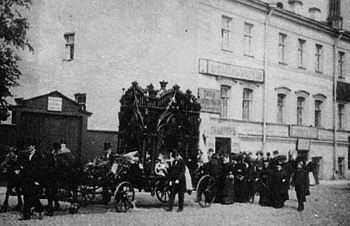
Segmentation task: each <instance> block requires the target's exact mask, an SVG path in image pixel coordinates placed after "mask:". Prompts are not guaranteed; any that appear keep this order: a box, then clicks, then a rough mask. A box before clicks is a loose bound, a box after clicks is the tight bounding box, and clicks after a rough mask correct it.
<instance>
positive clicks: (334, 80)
mask: <svg viewBox="0 0 350 226" xmlns="http://www.w3.org/2000/svg"><path fill="white" fill-rule="evenodd" d="M343 33H344V31H343V30H339V34H338V37H337V39H335V41H334V46H333V175H332V179H333V180H335V179H336V173H335V172H336V170H337V126H338V125H337V124H338V115H337V112H338V108H337V50H338V44H339V40H340V39H341V38H342V36H343Z"/></svg>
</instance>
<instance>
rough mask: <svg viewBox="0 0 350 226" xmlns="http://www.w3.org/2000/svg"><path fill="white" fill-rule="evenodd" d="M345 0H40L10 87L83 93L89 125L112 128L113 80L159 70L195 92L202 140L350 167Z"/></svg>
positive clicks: (338, 172)
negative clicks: (28, 49)
mask: <svg viewBox="0 0 350 226" xmlns="http://www.w3.org/2000/svg"><path fill="white" fill-rule="evenodd" d="M344 2H345V1H339V0H330V1H328V0H323V1H316V0H313V1H301V0H284V1H258V0H192V1H188V0H176V1H174V0H165V1H155V0H147V1H137V0H130V1H112V0H109V1H103V2H101V1H94V0H89V1H81V0H75V1H68V0H62V1H59V2H58V1H53V0H45V1H44V0H40V1H39V0H38V1H35V2H34V3H33V7H32V10H31V11H30V13H29V15H28V17H29V18H30V21H31V25H32V26H31V31H30V37H31V40H32V44H33V46H34V49H35V52H34V54H31V53H23V57H22V58H23V61H22V65H21V68H22V71H23V73H24V76H23V77H22V79H21V80H20V84H21V86H19V87H16V89H14V90H13V93H14V94H15V97H23V96H25V97H28V96H35V95H37V93H45V92H48V91H50V90H60V91H61V92H63V93H66V94H70V95H72V96H73V94H74V93H77V92H83V93H86V105H87V109H88V110H89V111H91V112H93V115H92V116H91V118H90V119H89V124H88V127H89V128H90V129H99V130H117V128H118V118H117V116H118V111H119V108H120V105H119V102H118V101H119V99H120V97H121V95H122V92H123V90H122V89H123V88H127V87H129V86H130V84H131V82H132V81H134V80H137V81H138V82H139V83H140V85H141V86H143V87H145V86H146V85H148V84H149V83H153V84H156V83H158V82H159V81H161V80H166V81H168V83H169V84H178V85H180V87H181V89H183V90H185V89H190V90H192V91H193V92H198V98H199V101H200V102H201V104H202V113H201V118H202V124H201V137H202V138H203V139H202V141H201V143H200V148H201V149H203V150H208V149H209V148H214V149H215V150H216V151H217V152H238V151H247V152H252V153H255V152H256V151H258V150H263V151H264V152H265V153H266V152H272V151H273V150H276V149H277V150H279V152H280V153H281V154H287V153H288V151H289V150H295V149H298V150H299V151H300V153H303V154H306V155H307V157H308V158H309V159H313V160H314V161H316V162H318V163H319V167H320V177H321V178H323V179H330V178H332V177H334V176H340V177H350V171H349V169H350V161H349V158H350V155H349V136H350V114H349V112H350V104H349V101H348V98H347V92H346V90H347V88H348V86H349V85H348V84H349V83H350V75H349V73H350V63H349V54H350V35H349V33H348V32H347V31H344V30H343V29H346V28H347V27H348V24H347V20H346V18H345V17H346V13H343V11H344V10H343V9H346V5H345V4H347V3H344ZM342 10H343V11H342ZM342 16H344V18H345V19H344V18H342ZM338 86H339V87H341V88H342V90H343V91H342V92H341V91H339V92H338V93H339V94H338V97H337V95H336V94H337V92H336V91H338V90H340V88H339V87H338ZM337 88H338V89H337ZM341 93H342V94H341Z"/></svg>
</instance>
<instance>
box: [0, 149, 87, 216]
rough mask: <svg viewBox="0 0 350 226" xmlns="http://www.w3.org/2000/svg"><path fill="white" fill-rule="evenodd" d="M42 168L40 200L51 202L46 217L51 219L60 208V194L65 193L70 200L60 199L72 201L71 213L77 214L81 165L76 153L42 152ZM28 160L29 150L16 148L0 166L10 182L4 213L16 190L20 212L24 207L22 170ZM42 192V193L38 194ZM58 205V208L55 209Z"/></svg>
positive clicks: (3, 208) (8, 183) (8, 182)
mask: <svg viewBox="0 0 350 226" xmlns="http://www.w3.org/2000/svg"><path fill="white" fill-rule="evenodd" d="M40 154H41V157H42V158H41V159H42V161H41V167H40V172H39V174H40V176H39V178H40V181H39V184H40V189H39V190H41V191H40V194H41V195H42V196H41V197H40V198H46V199H47V201H48V206H47V215H49V216H52V215H53V213H54V210H58V209H59V199H60V195H59V191H63V190H64V191H66V193H69V199H68V200H67V199H63V198H62V199H61V200H62V201H63V200H64V201H69V202H70V203H71V207H70V208H69V212H70V213H76V212H77V211H78V205H77V203H78V198H77V191H78V185H79V174H80V171H81V167H80V164H79V163H78V161H77V160H76V158H75V157H74V155H73V154H71V153H64V154H53V153H52V152H40ZM26 157H28V153H27V151H19V152H16V151H15V149H13V150H11V151H10V152H9V153H7V154H6V156H5V160H4V161H3V162H2V163H1V172H5V173H4V175H5V180H6V181H7V190H6V197H5V200H4V204H3V206H2V208H1V210H2V211H7V209H8V199H9V196H10V195H11V193H12V190H14V189H15V190H16V195H17V197H18V205H17V207H16V209H17V210H21V208H22V206H23V202H22V198H21V193H22V192H21V191H22V189H21V188H22V187H23V183H22V181H23V180H22V179H23V178H22V177H23V170H25V169H23V167H22V165H23V164H22V163H23V162H24V161H25V160H24V159H25V158H26ZM38 192H39V191H38ZM53 204H54V205H55V208H54V207H53Z"/></svg>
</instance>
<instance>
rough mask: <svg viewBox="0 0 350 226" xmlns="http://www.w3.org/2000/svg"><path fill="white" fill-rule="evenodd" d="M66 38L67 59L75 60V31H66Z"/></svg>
mask: <svg viewBox="0 0 350 226" xmlns="http://www.w3.org/2000/svg"><path fill="white" fill-rule="evenodd" d="M63 37H64V40H65V51H66V53H65V59H64V60H65V61H72V60H74V46H75V33H72V32H70V33H64V34H63Z"/></svg>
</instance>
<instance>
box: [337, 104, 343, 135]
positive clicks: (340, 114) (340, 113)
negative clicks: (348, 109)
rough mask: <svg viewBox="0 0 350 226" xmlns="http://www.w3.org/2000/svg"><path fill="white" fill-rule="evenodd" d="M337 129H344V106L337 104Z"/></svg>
mask: <svg viewBox="0 0 350 226" xmlns="http://www.w3.org/2000/svg"><path fill="white" fill-rule="evenodd" d="M338 129H344V104H338Z"/></svg>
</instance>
